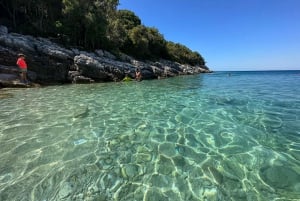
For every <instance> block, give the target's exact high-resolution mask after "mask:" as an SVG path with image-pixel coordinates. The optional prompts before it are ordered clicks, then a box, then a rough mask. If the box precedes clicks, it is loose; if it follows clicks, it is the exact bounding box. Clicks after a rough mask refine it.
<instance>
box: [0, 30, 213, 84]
mask: <svg viewBox="0 0 300 201" xmlns="http://www.w3.org/2000/svg"><path fill="white" fill-rule="evenodd" d="M18 53H23V54H25V55H26V61H27V64H28V77H29V80H30V81H31V84H28V85H25V84H22V83H20V81H19V71H18V68H17V67H16V59H17V55H18ZM137 68H140V69H141V72H142V75H143V79H159V78H165V77H174V76H178V75H188V74H198V73H209V72H211V71H210V70H209V68H208V67H207V66H191V65H183V64H179V63H176V62H171V61H167V60H160V61H157V62H152V61H146V62H145V61H139V60H136V59H134V58H132V57H130V56H128V55H125V54H122V55H119V56H118V57H116V56H115V55H113V54H111V53H110V52H107V51H104V50H95V51H94V52H87V51H81V50H79V49H75V48H66V47H62V46H61V45H59V44H58V43H55V42H53V41H51V40H50V39H46V38H41V37H33V36H29V35H21V34H17V33H9V32H8V29H7V27H5V26H1V25H0V88H5V87H32V86H34V87H35V86H40V85H48V84H64V83H94V82H113V81H115V82H117V81H121V80H122V79H123V78H124V77H125V74H128V75H129V76H130V77H132V78H133V77H134V73H135V70H136V69H137Z"/></svg>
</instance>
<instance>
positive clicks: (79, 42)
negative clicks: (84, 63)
mask: <svg viewBox="0 0 300 201" xmlns="http://www.w3.org/2000/svg"><path fill="white" fill-rule="evenodd" d="M118 4H119V0H26V1H23V0H1V1H0V19H1V20H0V24H4V25H6V26H8V27H9V29H10V30H11V31H14V32H18V33H22V34H30V35H34V36H43V37H51V38H54V39H56V40H58V41H59V42H60V43H62V44H64V45H66V46H76V47H79V48H83V49H90V50H93V49H105V50H108V51H111V52H124V53H126V54H129V55H131V56H134V57H136V58H139V59H158V58H163V59H169V60H172V61H176V62H179V63H187V64H191V65H204V64H205V61H204V59H203V58H202V56H201V55H200V54H199V53H198V52H193V51H191V50H190V49H189V48H187V47H186V46H184V45H181V44H178V43H173V42H170V41H166V40H165V39H164V36H163V35H162V34H160V33H159V31H158V30H157V29H156V28H153V27H146V26H144V25H143V24H142V23H141V20H140V18H139V17H138V16H136V15H135V14H134V13H133V12H131V11H129V10H118V9H117V6H118Z"/></svg>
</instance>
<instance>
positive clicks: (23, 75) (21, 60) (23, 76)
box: [17, 54, 28, 83]
mask: <svg viewBox="0 0 300 201" xmlns="http://www.w3.org/2000/svg"><path fill="white" fill-rule="evenodd" d="M17 65H18V66H19V68H20V72H21V82H23V83H28V80H27V64H26V61H25V55H24V54H18V60H17Z"/></svg>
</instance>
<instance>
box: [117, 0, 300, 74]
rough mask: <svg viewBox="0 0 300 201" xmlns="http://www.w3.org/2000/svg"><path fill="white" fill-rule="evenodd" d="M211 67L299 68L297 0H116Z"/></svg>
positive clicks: (238, 68)
mask: <svg viewBox="0 0 300 201" xmlns="http://www.w3.org/2000/svg"><path fill="white" fill-rule="evenodd" d="M119 2H120V5H119V7H118V8H119V9H127V10H131V11H133V12H134V13H135V14H136V15H137V16H138V17H139V18H140V19H141V21H142V24H143V25H145V26H147V27H155V28H157V29H158V30H159V32H160V33H161V34H162V35H163V36H164V38H165V39H166V40H168V41H172V42H176V43H180V44H183V45H185V46H187V47H188V48H190V49H191V50H193V51H197V52H199V53H200V54H201V55H202V56H203V57H204V58H205V60H206V62H207V66H208V67H209V68H210V69H211V70H215V71H218V70H278V69H282V70H285V69H286V70H288V69H289V70H296V69H298V70H300V0H160V1H158V0H157V1H153V0H120V1H119Z"/></svg>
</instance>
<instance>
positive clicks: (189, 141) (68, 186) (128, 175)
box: [0, 71, 300, 201]
mask: <svg viewBox="0 0 300 201" xmlns="http://www.w3.org/2000/svg"><path fill="white" fill-rule="evenodd" d="M299 84H300V71H282V72H273V71H271V72H230V74H229V73H228V72H217V73H213V74H201V75H197V76H184V77H176V78H170V79H165V80H152V81H143V82H129V83H105V84H93V85H67V86H51V87H46V88H39V89H18V90H16V89H14V90H2V91H0V93H1V96H0V161H1V162H0V200H24V201H27V200H39V201H40V200H41V201H44V200H45V201H46V200H47V201H48V200H76V201H77V200H78V201H79V200H95V201H96V200H97V201H102V200H103V201H104V200H105V201H110V200H113V201H120V200H123V201H125V200H126V201H127V200H128V201H134V200H137V201H140V200H145V201H146V200H147V201H150V200H155V201H159V200H162V201H166V200H170V201H177V200H178V201H187V200H190V201H193V200H207V201H212V200H213V201H215V200H234V201H235V200H241V201H245V200H249V201H250V200H251V201H252V200H253V201H254V200H262V201H264V200H281V201H286V200H299V199H300V162H299V161H300V87H299V86H300V85H299Z"/></svg>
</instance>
